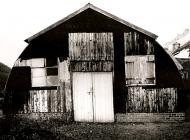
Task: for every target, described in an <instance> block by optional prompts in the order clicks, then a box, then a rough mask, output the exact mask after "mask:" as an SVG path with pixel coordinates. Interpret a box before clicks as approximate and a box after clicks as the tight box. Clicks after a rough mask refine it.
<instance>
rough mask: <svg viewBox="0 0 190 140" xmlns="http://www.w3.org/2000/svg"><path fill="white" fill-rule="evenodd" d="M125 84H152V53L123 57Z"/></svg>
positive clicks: (153, 77) (153, 79)
mask: <svg viewBox="0 0 190 140" xmlns="http://www.w3.org/2000/svg"><path fill="white" fill-rule="evenodd" d="M125 75H126V85H128V86H132V85H154V84H155V61H154V55H145V56H139V55H138V56H137V55H135V56H126V57H125Z"/></svg>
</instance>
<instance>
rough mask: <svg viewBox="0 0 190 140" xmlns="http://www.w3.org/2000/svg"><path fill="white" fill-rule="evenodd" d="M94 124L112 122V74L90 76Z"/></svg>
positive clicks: (102, 73)
mask: <svg viewBox="0 0 190 140" xmlns="http://www.w3.org/2000/svg"><path fill="white" fill-rule="evenodd" d="M92 80H93V81H92V85H93V108H94V121H95V122H113V121H114V113H113V85H112V72H106V73H104V72H95V73H93V76H92Z"/></svg>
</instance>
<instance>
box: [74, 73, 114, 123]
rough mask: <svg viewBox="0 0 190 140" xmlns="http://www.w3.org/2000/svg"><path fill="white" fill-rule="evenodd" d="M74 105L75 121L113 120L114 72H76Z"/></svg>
mask: <svg viewBox="0 0 190 140" xmlns="http://www.w3.org/2000/svg"><path fill="white" fill-rule="evenodd" d="M73 105H74V119H75V121H79V122H113V121H114V111H113V83H112V72H74V73H73Z"/></svg>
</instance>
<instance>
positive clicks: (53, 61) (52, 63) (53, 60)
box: [46, 57, 57, 67]
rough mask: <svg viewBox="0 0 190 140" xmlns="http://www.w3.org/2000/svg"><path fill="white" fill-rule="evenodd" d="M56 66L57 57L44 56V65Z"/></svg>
mask: <svg viewBox="0 0 190 140" xmlns="http://www.w3.org/2000/svg"><path fill="white" fill-rule="evenodd" d="M54 66H57V58H56V57H54V58H46V67H54Z"/></svg>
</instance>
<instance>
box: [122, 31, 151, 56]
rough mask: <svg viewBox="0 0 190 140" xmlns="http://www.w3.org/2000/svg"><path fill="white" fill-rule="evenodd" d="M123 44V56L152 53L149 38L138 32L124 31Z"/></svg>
mask: <svg viewBox="0 0 190 140" xmlns="http://www.w3.org/2000/svg"><path fill="white" fill-rule="evenodd" d="M124 45H125V56H126V55H151V54H154V46H153V44H152V42H151V41H150V39H149V38H148V37H146V36H144V35H142V34H140V33H138V32H128V33H124Z"/></svg>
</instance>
